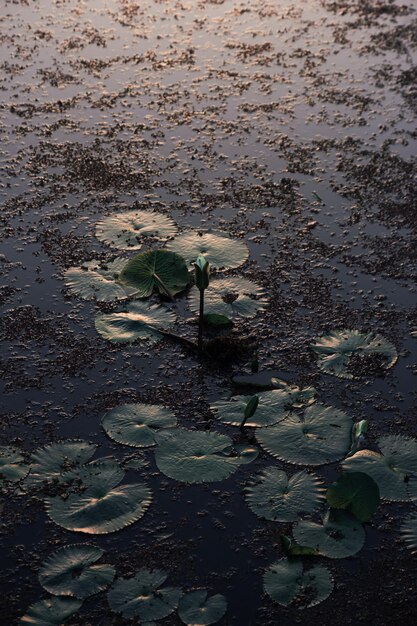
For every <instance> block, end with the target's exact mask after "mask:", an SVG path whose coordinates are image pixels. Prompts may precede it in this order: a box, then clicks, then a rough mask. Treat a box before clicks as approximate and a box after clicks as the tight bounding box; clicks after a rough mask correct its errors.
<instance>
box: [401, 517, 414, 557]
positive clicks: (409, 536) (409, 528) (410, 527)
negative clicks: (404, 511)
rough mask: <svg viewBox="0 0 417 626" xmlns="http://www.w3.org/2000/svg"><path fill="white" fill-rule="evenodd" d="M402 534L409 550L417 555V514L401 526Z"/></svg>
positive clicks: (407, 518) (408, 518)
mask: <svg viewBox="0 0 417 626" xmlns="http://www.w3.org/2000/svg"><path fill="white" fill-rule="evenodd" d="M401 534H402V536H403V538H404V541H405V543H406V545H407V547H408V548H410V550H411V551H412V553H413V554H417V513H412V514H411V515H409V516H408V517H406V518H405V520H404V521H403V523H402V525H401Z"/></svg>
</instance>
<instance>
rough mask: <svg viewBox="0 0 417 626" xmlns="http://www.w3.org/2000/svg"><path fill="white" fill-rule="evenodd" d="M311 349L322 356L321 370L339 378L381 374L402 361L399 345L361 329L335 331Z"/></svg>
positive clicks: (320, 339)
mask: <svg viewBox="0 0 417 626" xmlns="http://www.w3.org/2000/svg"><path fill="white" fill-rule="evenodd" d="M311 348H312V349H313V350H314V352H315V353H316V354H317V355H318V357H319V358H318V366H319V368H320V369H321V370H322V371H323V372H326V373H327V374H333V375H334V376H338V377H339V378H349V379H351V378H356V377H360V376H362V375H364V374H368V372H369V373H370V374H375V373H379V371H380V370H386V369H389V368H390V367H392V366H393V365H394V364H395V363H396V361H397V359H398V354H397V350H396V348H395V346H394V345H393V344H392V343H391V342H389V341H388V340H387V339H385V338H384V337H382V336H381V335H374V334H373V333H366V334H365V333H360V332H359V331H358V330H334V331H332V332H331V333H329V334H328V335H324V336H323V337H318V338H317V339H315V340H314V342H313V343H312V344H311ZM364 370H365V371H364Z"/></svg>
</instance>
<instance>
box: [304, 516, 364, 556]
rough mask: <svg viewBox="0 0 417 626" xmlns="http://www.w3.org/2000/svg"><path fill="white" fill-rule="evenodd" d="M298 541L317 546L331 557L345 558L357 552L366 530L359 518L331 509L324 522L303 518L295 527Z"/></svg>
mask: <svg viewBox="0 0 417 626" xmlns="http://www.w3.org/2000/svg"><path fill="white" fill-rule="evenodd" d="M293 535H294V538H295V540H296V541H297V543H299V544H301V545H304V546H311V547H312V548H316V549H317V550H318V551H319V552H320V554H322V555H323V556H327V557H329V558H330V559H344V558H345V557H347V556H352V555H353V554H356V553H357V552H359V550H361V549H362V548H363V545H364V543H365V531H364V529H363V526H362V524H361V523H360V522H359V520H357V519H356V517H355V516H354V515H352V514H351V513H347V512H346V511H338V510H334V509H332V510H330V511H328V513H327V514H326V515H325V517H324V520H323V524H316V523H315V522H310V521H306V520H303V521H301V522H299V523H298V524H297V525H296V526H295V527H294V529H293Z"/></svg>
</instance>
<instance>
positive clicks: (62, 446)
mask: <svg viewBox="0 0 417 626" xmlns="http://www.w3.org/2000/svg"><path fill="white" fill-rule="evenodd" d="M96 447H97V446H95V445H92V444H90V443H87V442H86V441H70V440H69V441H62V442H56V443H51V444H49V445H47V446H45V447H43V448H39V449H38V450H36V452H34V453H33V454H32V455H31V457H30V473H29V476H28V477H27V478H26V479H25V486H26V487H28V488H31V487H40V486H42V484H44V483H51V482H54V481H59V482H60V481H62V480H63V476H65V474H66V472H68V471H70V470H72V469H74V468H76V467H79V466H80V465H83V464H84V463H87V461H88V460H89V459H90V458H91V457H92V456H93V454H94V452H95V450H96Z"/></svg>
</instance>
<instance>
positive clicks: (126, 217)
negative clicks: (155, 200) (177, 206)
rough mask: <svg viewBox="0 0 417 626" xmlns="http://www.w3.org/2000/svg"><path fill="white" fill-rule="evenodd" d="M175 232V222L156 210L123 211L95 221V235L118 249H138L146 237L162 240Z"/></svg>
mask: <svg viewBox="0 0 417 626" xmlns="http://www.w3.org/2000/svg"><path fill="white" fill-rule="evenodd" d="M176 232H177V227H176V225H175V222H174V221H173V220H172V219H171V218H170V217H167V216H166V215H163V214H162V213H157V212H156V211H140V210H133V211H125V212H124V213H116V214H114V215H109V216H108V217H106V218H104V220H101V221H100V222H98V223H97V226H96V237H97V238H98V239H100V241H102V242H103V243H106V244H107V245H109V246H112V247H113V248H118V249H119V250H139V248H141V247H142V243H143V241H145V240H146V239H158V240H164V239H168V238H169V237H173V236H174V235H175V234H176Z"/></svg>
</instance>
